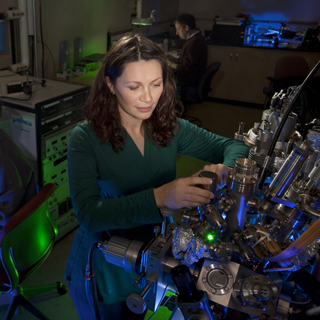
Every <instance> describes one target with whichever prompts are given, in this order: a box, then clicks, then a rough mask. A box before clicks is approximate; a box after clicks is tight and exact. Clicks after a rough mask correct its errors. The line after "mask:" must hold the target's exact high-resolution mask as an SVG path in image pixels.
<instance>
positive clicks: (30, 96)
mask: <svg viewBox="0 0 320 320" xmlns="http://www.w3.org/2000/svg"><path fill="white" fill-rule="evenodd" d="M0 98H4V99H10V100H18V101H29V100H30V99H31V98H32V92H30V93H29V98H28V99H17V98H12V97H6V96H2V97H0Z"/></svg>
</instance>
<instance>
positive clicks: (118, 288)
mask: <svg viewBox="0 0 320 320" xmlns="http://www.w3.org/2000/svg"><path fill="white" fill-rule="evenodd" d="M144 148H145V149H144V156H142V154H141V153H140V151H139V149H138V148H137V146H136V145H135V143H134V142H133V140H132V139H131V138H130V136H128V137H127V140H126V143H125V146H124V148H123V150H120V151H119V152H118V153H116V152H114V151H113V149H112V147H111V144H110V143H108V142H106V143H100V141H99V139H98V138H97V136H96V135H95V133H94V132H93V131H92V130H90V129H89V128H88V125H87V123H82V124H80V125H78V126H77V127H75V128H74V130H73V132H72V134H71V136H70V140H69V145H68V170H69V185H70V193H71V200H72V203H73V207H74V210H75V213H76V217H77V219H78V223H79V225H80V228H79V229H78V231H77V233H76V236H75V239H74V242H73V246H72V249H71V253H70V255H69V258H68V261H67V266H66V270H65V277H66V279H67V280H71V281H72V283H73V285H74V287H75V288H76V289H78V290H80V291H82V292H85V279H84V271H85V266H86V263H87V259H88V258H87V257H88V252H89V249H90V247H91V246H92V245H93V244H94V243H96V242H98V241H102V240H105V239H110V237H111V236H113V235H118V236H121V237H125V238H128V239H132V240H133V239H136V240H140V241H143V242H145V243H147V242H149V241H150V239H151V238H152V237H153V228H154V226H155V225H156V224H160V223H161V222H162V218H161V215H160V213H159V210H158V208H157V205H156V201H155V198H154V194H153V189H154V188H157V187H159V186H161V185H163V184H165V183H168V182H170V181H172V180H174V179H175V177H176V158H177V155H178V154H181V155H188V156H192V157H195V158H198V159H201V160H205V161H209V162H211V163H223V164H224V165H226V166H234V164H235V161H236V160H237V159H239V158H245V157H247V156H248V151H249V148H248V147H247V146H245V145H244V144H243V143H242V142H239V141H236V140H234V139H228V138H224V137H221V136H218V135H214V134H212V133H210V132H208V131H206V130H204V129H201V128H199V127H197V126H195V125H193V124H191V123H190V122H188V121H185V120H182V119H180V130H179V131H178V133H177V134H176V135H175V136H174V138H173V139H172V140H171V142H170V144H169V146H167V147H162V148H158V147H155V146H154V145H153V144H152V143H151V142H150V141H148V139H145V146H144ZM94 264H95V274H96V276H95V277H96V281H97V284H98V290H99V293H100V295H101V297H102V300H103V302H104V303H105V304H110V303H114V302H118V301H124V300H125V299H126V298H127V296H128V295H129V294H131V293H140V291H141V289H139V288H137V287H136V286H134V285H133V284H132V280H133V279H135V278H137V275H136V274H129V273H127V272H125V271H124V269H122V268H120V267H117V266H114V265H112V264H109V263H107V262H106V261H105V259H104V256H103V254H102V253H101V252H100V250H96V251H95V257H94Z"/></svg>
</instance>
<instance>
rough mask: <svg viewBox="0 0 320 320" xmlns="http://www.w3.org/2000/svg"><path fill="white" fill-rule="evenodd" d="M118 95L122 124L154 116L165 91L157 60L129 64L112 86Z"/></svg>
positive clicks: (110, 85) (108, 81)
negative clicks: (153, 113) (154, 111)
mask: <svg viewBox="0 0 320 320" xmlns="http://www.w3.org/2000/svg"><path fill="white" fill-rule="evenodd" d="M106 81H107V84H108V87H109V88H110V90H111V92H114V93H115V94H116V97H117V100H118V107H119V112H120V117H121V122H122V124H126V123H132V121H134V122H135V121H136V120H138V121H139V122H140V121H143V120H146V119H148V118H150V116H151V115H152V112H153V110H154V109H155V107H156V106H157V103H158V100H159V98H160V96H161V94H162V91H163V78H162V68H161V65H160V63H159V62H158V61H157V60H148V61H139V62H131V63H128V64H127V65H126V66H125V68H124V71H123V73H122V75H121V76H120V77H119V78H118V79H117V80H116V82H115V85H112V84H111V82H110V79H109V78H108V77H107V78H106Z"/></svg>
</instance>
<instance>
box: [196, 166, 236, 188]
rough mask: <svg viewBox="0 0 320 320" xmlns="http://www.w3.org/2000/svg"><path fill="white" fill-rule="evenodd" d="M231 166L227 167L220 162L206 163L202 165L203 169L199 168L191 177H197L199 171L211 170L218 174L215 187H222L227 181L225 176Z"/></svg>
mask: <svg viewBox="0 0 320 320" xmlns="http://www.w3.org/2000/svg"><path fill="white" fill-rule="evenodd" d="M231 169H232V168H230V167H227V166H225V165H223V164H221V163H219V164H207V165H205V166H204V167H203V169H201V170H199V171H198V172H196V173H194V174H193V175H192V177H198V176H199V174H200V172H202V171H212V172H214V173H216V174H217V175H218V184H217V188H222V187H223V186H224V185H225V184H226V183H227V178H228V174H229V171H230V170H231Z"/></svg>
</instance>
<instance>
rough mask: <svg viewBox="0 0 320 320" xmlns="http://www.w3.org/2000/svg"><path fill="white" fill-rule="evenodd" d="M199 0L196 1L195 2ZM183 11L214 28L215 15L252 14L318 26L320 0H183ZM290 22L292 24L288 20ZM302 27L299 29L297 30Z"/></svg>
mask: <svg viewBox="0 0 320 320" xmlns="http://www.w3.org/2000/svg"><path fill="white" fill-rule="evenodd" d="M195 3H196V4H195ZM179 13H192V14H194V16H195V17H196V18H197V24H198V27H199V28H204V29H207V30H211V28H212V25H213V21H214V18H215V16H218V17H220V18H226V17H232V16H235V15H237V14H238V13H244V14H250V15H251V16H252V17H253V18H254V19H255V20H264V21H265V23H266V24H268V22H269V21H270V22H271V21H277V24H278V25H279V23H280V21H295V22H303V23H295V24H293V26H292V30H294V29H293V27H296V28H298V29H299V28H303V29H304V28H310V27H311V26H312V27H314V26H315V25H316V24H317V23H318V21H319V20H320V1H319V0H304V1H301V0H280V1H279V0H268V1H266V0H227V1H226V0H198V1H197V2H195V1H194V0H180V5H179ZM288 25H290V24H288ZM294 31H299V30H294Z"/></svg>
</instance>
